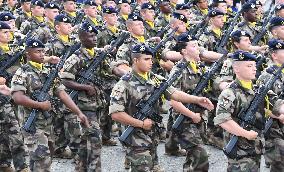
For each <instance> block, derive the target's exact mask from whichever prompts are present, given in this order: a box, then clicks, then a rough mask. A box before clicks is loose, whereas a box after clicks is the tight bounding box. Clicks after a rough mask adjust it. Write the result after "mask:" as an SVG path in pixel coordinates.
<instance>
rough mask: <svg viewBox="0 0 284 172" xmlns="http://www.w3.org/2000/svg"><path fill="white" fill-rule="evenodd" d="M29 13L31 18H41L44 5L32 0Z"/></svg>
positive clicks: (39, 0)
mask: <svg viewBox="0 0 284 172" xmlns="http://www.w3.org/2000/svg"><path fill="white" fill-rule="evenodd" d="M31 12H32V15H33V16H36V17H43V14H44V3H43V2H42V1H41V0H32V2H31Z"/></svg>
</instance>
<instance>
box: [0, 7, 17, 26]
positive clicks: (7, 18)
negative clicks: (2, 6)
mask: <svg viewBox="0 0 284 172" xmlns="http://www.w3.org/2000/svg"><path fill="white" fill-rule="evenodd" d="M15 19H16V17H15V16H13V14H12V13H10V12H3V13H1V14H0V21H2V22H5V23H7V24H8V25H9V26H10V27H11V29H12V30H13V31H14V30H15V29H16V24H15Z"/></svg>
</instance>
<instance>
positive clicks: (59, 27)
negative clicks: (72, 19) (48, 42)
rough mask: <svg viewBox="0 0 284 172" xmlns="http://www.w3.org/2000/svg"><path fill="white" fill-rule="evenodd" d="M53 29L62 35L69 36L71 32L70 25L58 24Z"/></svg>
mask: <svg viewBox="0 0 284 172" xmlns="http://www.w3.org/2000/svg"><path fill="white" fill-rule="evenodd" d="M55 27H56V30H57V31H58V32H60V33H61V34H63V35H70V34H71V33H72V31H73V30H72V25H71V23H63V22H60V23H58V25H56V26H55Z"/></svg>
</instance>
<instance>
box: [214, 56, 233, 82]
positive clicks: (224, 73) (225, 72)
mask: <svg viewBox="0 0 284 172" xmlns="http://www.w3.org/2000/svg"><path fill="white" fill-rule="evenodd" d="M233 80H234V72H233V67H232V61H231V60H229V59H227V60H225V61H224V63H223V66H222V69H221V71H220V74H219V75H218V77H217V79H216V84H217V85H219V84H220V83H221V82H232V81H233Z"/></svg>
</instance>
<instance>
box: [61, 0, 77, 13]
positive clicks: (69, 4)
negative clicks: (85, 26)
mask: <svg viewBox="0 0 284 172" xmlns="http://www.w3.org/2000/svg"><path fill="white" fill-rule="evenodd" d="M63 8H64V11H66V12H68V13H72V12H76V8H77V5H76V0H64V1H63Z"/></svg>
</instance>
